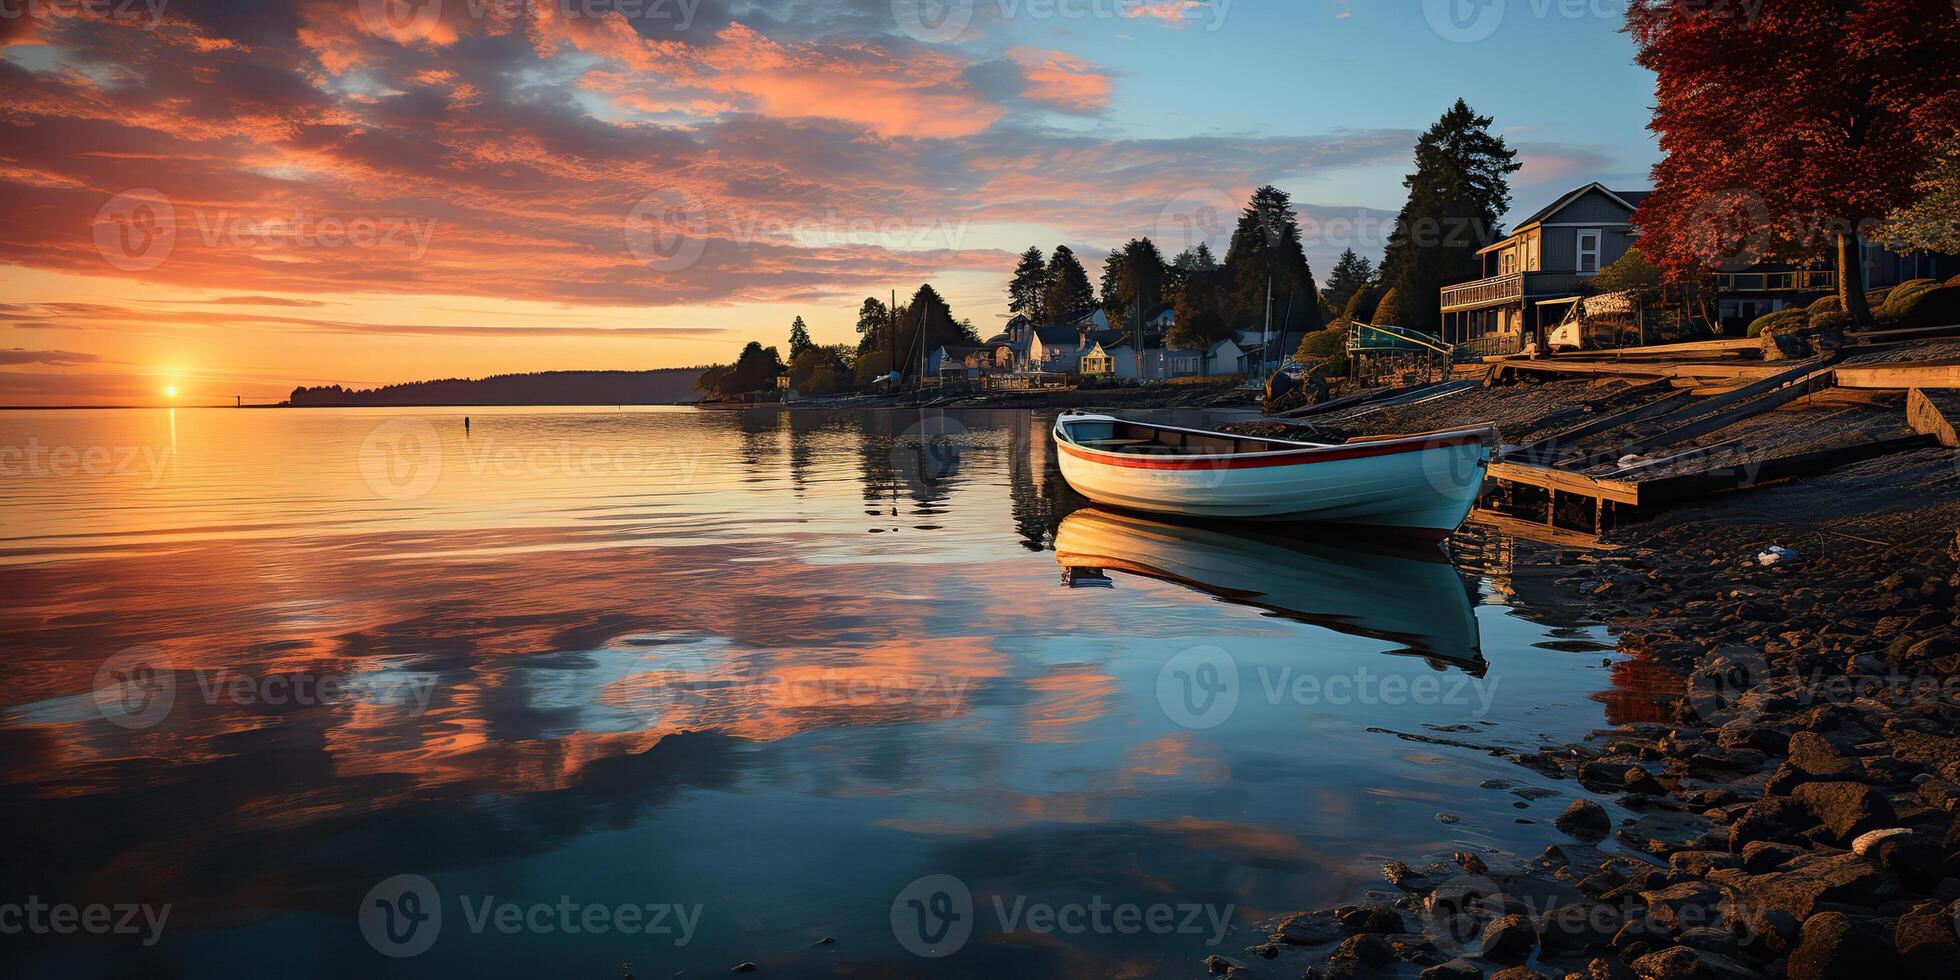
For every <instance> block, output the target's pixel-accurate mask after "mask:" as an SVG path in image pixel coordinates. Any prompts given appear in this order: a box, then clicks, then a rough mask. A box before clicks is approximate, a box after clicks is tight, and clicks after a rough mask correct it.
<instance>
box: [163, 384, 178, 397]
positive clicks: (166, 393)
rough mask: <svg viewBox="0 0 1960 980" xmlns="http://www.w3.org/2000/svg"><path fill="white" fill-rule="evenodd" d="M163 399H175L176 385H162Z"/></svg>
mask: <svg viewBox="0 0 1960 980" xmlns="http://www.w3.org/2000/svg"><path fill="white" fill-rule="evenodd" d="M163 397H165V398H175V397H177V386H176V385H164V387H163Z"/></svg>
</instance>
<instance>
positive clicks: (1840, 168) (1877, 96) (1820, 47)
mask: <svg viewBox="0 0 1960 980" xmlns="http://www.w3.org/2000/svg"><path fill="white" fill-rule="evenodd" d="M1627 30H1628V31H1629V32H1630V33H1631V34H1632V35H1633V38H1634V41H1635V43H1636V44H1637V45H1638V46H1639V55H1638V57H1637V59H1636V60H1637V61H1638V62H1639V63H1640V64H1641V65H1642V66H1644V67H1646V68H1649V69H1651V70H1652V71H1653V72H1654V73H1655V74H1656V75H1657V76H1658V78H1657V84H1656V92H1655V95H1656V103H1655V106H1654V121H1653V123H1652V125H1651V128H1652V129H1653V130H1654V131H1655V132H1656V133H1659V134H1660V145H1661V149H1662V151H1664V152H1665V153H1666V158H1665V159H1664V160H1662V162H1661V163H1659V164H1658V165H1656V166H1655V167H1654V171H1653V177H1654V193H1653V195H1652V196H1650V197H1648V199H1647V200H1646V201H1645V202H1644V203H1643V204H1642V205H1641V207H1640V209H1639V210H1638V212H1636V213H1635V214H1634V217H1633V221H1634V223H1635V224H1636V225H1637V226H1638V227H1639V229H1640V232H1641V239H1640V249H1641V251H1642V252H1645V253H1646V254H1647V255H1648V256H1649V257H1651V258H1653V259H1654V260H1655V261H1656V262H1658V263H1659V264H1660V265H1662V267H1663V268H1665V269H1667V270H1668V271H1669V272H1670V273H1672V274H1674V275H1676V276H1684V275H1691V274H1702V273H1705V272H1706V271H1707V270H1709V269H1710V268H1727V269H1730V270H1733V269H1735V268H1738V267H1741V266H1746V265H1749V264H1751V263H1753V262H1756V261H1761V260H1770V261H1780V262H1814V261H1819V260H1822V259H1825V258H1827V257H1834V258H1835V261H1836V265H1837V270H1838V291H1839V295H1840V297H1842V299H1843V301H1844V309H1845V310H1846V311H1847V312H1849V313H1850V314H1851V315H1852V316H1853V318H1855V319H1856V320H1857V321H1858V322H1859V323H1870V322H1871V309H1870V306H1869V305H1868V304H1867V303H1866V302H1865V285H1864V274H1863V269H1862V266H1861V265H1860V262H1859V244H1860V234H1861V232H1862V231H1863V230H1865V229H1868V228H1869V227H1870V226H1871V225H1873V224H1875V223H1876V222H1877V221H1879V220H1880V219H1882V218H1884V217H1885V216H1886V215H1887V214H1889V213H1891V212H1892V211H1894V210H1896V209H1898V208H1900V207H1904V206H1906V205H1909V204H1911V203H1913V201H1914V200H1915V196H1916V194H1917V192H1916V191H1915V190H1914V186H1913V185H1914V182H1915V180H1916V179H1917V178H1918V177H1919V176H1920V175H1921V174H1922V172H1923V171H1924V170H1925V168H1926V167H1927V165H1928V163H1929V161H1930V160H1931V159H1932V158H1933V155H1934V154H1935V153H1936V152H1937V151H1938V149H1939V146H1940V144H1941V143H1942V142H1943V141H1946V140H1950V139H1951V138H1952V137H1953V134H1954V132H1955V130H1956V129H1960V9H1956V6H1955V4H1954V2H1953V0H1769V2H1762V3H1756V4H1745V3H1711V2H1709V0H1633V3H1632V5H1631V6H1630V7H1629V8H1628V10H1627Z"/></svg>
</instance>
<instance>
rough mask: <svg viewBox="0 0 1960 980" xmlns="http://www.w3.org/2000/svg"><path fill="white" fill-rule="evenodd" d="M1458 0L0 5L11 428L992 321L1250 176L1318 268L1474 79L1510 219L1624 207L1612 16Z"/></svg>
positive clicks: (1634, 131) (1169, 243) (0, 186)
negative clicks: (934, 319) (893, 304)
mask: <svg viewBox="0 0 1960 980" xmlns="http://www.w3.org/2000/svg"><path fill="white" fill-rule="evenodd" d="M1454 3H1456V0H1217V2H1215V3H1200V2H1194V0H1147V2H1146V0H974V2H971V3H967V2H962V0H951V2H945V3H942V2H938V0H250V2H244V0H0V95H3V96H4V99H3V100H0V105H4V108H0V121H3V122H4V125H5V127H6V128H5V137H4V141H0V263H3V264H0V285H3V286H4V290H3V291H0V330H4V332H5V336H4V337H0V404H5V405H46V404H133V403H155V402H158V401H160V400H161V399H162V398H163V390H164V388H165V387H166V386H173V385H174V386H176V387H177V388H178V389H179V391H180V394H179V398H180V401H181V402H182V403H185V404H208V403H216V402H220V401H222V402H224V403H229V402H230V401H231V398H232V396H233V395H242V396H244V397H245V399H246V400H247V401H248V402H249V401H270V400H275V399H277V398H279V397H282V396H283V395H284V394H285V393H286V392H287V391H289V390H290V389H291V388H292V387H293V386H294V385H297V384H309V385H310V384H335V383H338V384H344V385H349V386H362V387H366V386H372V385H376V384H386V383H389V382H395V381H405V380H415V379H421V378H434V377H459V376H481V375H485V374H492V373H500V372H509V371H531V370H547V369H560V368H586V369H591V368H621V369H638V368H650V367H667V366H680V365H690V364H700V363H706V362H711V361H718V360H720V361H725V360H729V359H732V358H733V356H734V355H735V354H736V352H737V351H738V350H739V348H740V347H741V345H742V344H743V343H744V342H746V341H747V340H749V339H760V340H762V341H763V342H765V343H771V344H781V343H783V339H784V335H785V334H786V332H787V330H788V327H789V323H790V320H791V319H792V318H793V317H795V316H797V315H801V316H803V318H804V319H805V320H806V321H808V323H809V324H810V327H811V331H812V333H813V335H814V336H815V337H816V339H817V340H819V341H820V342H836V341H845V340H849V339H852V338H854V336H855V334H854V332H853V324H854V323H855V320H856V309H857V306H858V304H859V303H860V302H861V301H862V300H863V298H864V297H865V296H868V295H876V296H880V297H885V296H888V295H889V294H890V293H891V292H892V291H893V290H897V291H898V292H899V293H900V294H901V296H902V295H904V294H909V293H910V292H911V291H912V290H913V289H915V288H917V286H918V285H919V284H920V283H921V282H927V281H930V282H932V283H933V284H934V285H935V286H937V287H938V288H939V289H940V291H941V292H942V293H944V294H945V295H946V296H947V298H948V299H949V301H950V302H951V303H952V306H953V309H954V311H955V313H956V315H959V316H963V317H969V318H971V319H972V320H973V322H974V323H975V324H976V326H978V327H979V329H980V330H981V332H982V333H983V334H986V333H991V332H993V331H994V330H995V329H996V328H997V327H998V325H999V321H998V320H997V319H996V315H997V314H999V313H1002V312H1004V308H1005V307H1004V299H1003V296H1002V292H1003V286H1004V284H1005V282H1006V280H1007V278H1008V275H1009V272H1010V271H1011V268H1012V265H1013V257H1014V253H1016V252H1019V251H1020V250H1021V249H1024V248H1026V247H1027V246H1028V245H1030V244H1037V245H1040V246H1041V247H1042V248H1043V250H1044V251H1046V250H1048V249H1052V248H1053V247H1054V246H1055V245H1057V244H1062V243H1066V244H1068V245H1069V246H1071V247H1072V248H1074V249H1075V250H1076V251H1077V252H1078V253H1079V254H1081V255H1082V256H1083V258H1084V261H1085V263H1088V264H1090V266H1091V274H1092V277H1093V276H1095V275H1097V274H1098V273H1099V266H1100V264H1101V261H1102V259H1103V257H1104V255H1106V254H1107V252H1108V250H1109V248H1110V247H1111V246H1112V245H1119V244H1121V243H1122V242H1123V241H1124V240H1127V239H1129V238H1131V237H1134V236H1137V235H1150V236H1152V237H1153V238H1155V239H1157V241H1158V243H1159V244H1160V246H1161V247H1162V248H1163V249H1164V251H1165V253H1166V254H1172V253H1175V252H1176V251H1178V250H1180V249H1182V248H1183V247H1184V246H1186V245H1188V244H1190V243H1191V242H1192V241H1195V240H1196V237H1205V238H1208V239H1209V240H1211V242H1212V244H1213V247H1214V249H1216V250H1217V251H1218V252H1219V254H1220V256H1221V257H1222V256H1223V253H1224V248H1223V241H1224V239H1225V237H1226V236H1227V235H1228V234H1229V229H1230V222H1231V219H1232V214H1231V212H1232V210H1233V209H1235V208H1236V207H1237V206H1239V205H1240V204H1242V203H1243V202H1244V200H1245V198H1246V196H1247V194H1248V193H1249V192H1250V190H1251V189H1252V188H1253V187H1256V186H1258V185H1260V184H1263V183H1274V184H1277V185H1279V186H1280V187H1282V188H1284V189H1285V190H1287V191H1289V192H1290V193H1291V194H1292V195H1293V198H1294V201H1295V203H1296V205H1297V206H1298V208H1299V210H1300V212H1301V214H1302V218H1303V225H1304V230H1305V232H1306V239H1307V245H1308V255H1309V258H1310V259H1311V260H1312V264H1313V267H1314V272H1315V274H1316V275H1317V276H1320V277H1321V278H1323V279H1324V278H1325V275H1326V273H1327V271H1328V269H1329V268H1330V267H1331V265H1332V262H1333V258H1334V256H1336V255H1338V254H1339V252H1340V250H1341V249H1342V248H1343V247H1345V246H1349V245H1352V246H1354V247H1355V248H1356V249H1357V251H1360V252H1362V253H1363V254H1364V255H1366V256H1368V257H1370V258H1378V257H1379V251H1380V244H1381V241H1382V239H1383V238H1384V237H1385V234H1386V226H1387V223H1388V222H1389V221H1390V220H1391V219H1392V217H1393V214H1394V211H1395V209H1396V208H1398V207H1399V206H1400V204H1401V198H1402V188H1401V180H1402V177H1403V176H1404V174H1405V173H1406V172H1407V171H1408V169H1409V167H1410V148H1411V145H1412V144H1413V142H1414V139H1415V137H1416V135H1417V133H1418V132H1419V131H1420V130H1421V129H1423V128H1425V127H1426V126H1428V125H1429V124H1430V123H1431V122H1433V121H1434V120H1435V118H1436V117H1437V116H1438V115H1439V114H1440V113H1441V112H1442V111H1443V110H1444V109H1445V108H1447V107H1448V105H1449V103H1450V102H1451V101H1452V100H1454V99H1456V98H1457V97H1459V96H1461V97H1464V98H1466V99H1468V100H1469V101H1470V103H1471V105H1472V106H1473V107H1475V108H1476V109H1477V110H1478V111H1480V112H1483V113H1486V114H1489V115H1492V116H1494V117H1495V119H1496V128H1497V129H1498V130H1499V131H1500V132H1502V133H1503V134H1504V135H1505V136H1506V138H1508V139H1509V140H1510V141H1511V143H1512V144H1513V145H1514V146H1516V147H1518V148H1519V149H1520V150H1521V151H1522V160H1523V162H1524V164H1525V167H1524V170H1523V171H1522V172H1520V173H1519V174H1517V175H1516V177H1515V178H1514V184H1513V186H1514V191H1515V197H1516V202H1515V203H1516V206H1517V207H1516V209H1514V213H1522V212H1523V211H1524V210H1528V209H1532V208H1535V207H1536V206H1538V205H1540V204H1543V203H1545V202H1546V201H1548V200H1550V199H1551V198H1553V197H1555V196H1556V195H1557V194H1558V193H1559V192H1561V191H1563V190H1566V189H1569V188H1571V187H1574V186H1577V185H1579V184H1582V183H1584V182H1586V181H1589V180H1594V179H1597V180H1601V181H1604V182H1606V183H1608V184H1610V185H1613V186H1616V187H1642V186H1646V179H1645V175H1646V171H1647V168H1648V167H1649V166H1650V165H1651V164H1652V163H1653V162H1654V160H1655V158H1656V151H1655V149H1654V146H1653V142H1652V140H1651V138H1650V136H1649V134H1648V133H1647V132H1646V131H1645V129H1644V128H1643V127H1644V126H1645V123H1646V120H1647V112H1648V105H1649V102H1650V101H1651V93H1652V88H1653V87H1652V79H1651V76H1648V75H1647V74H1646V73H1645V72H1644V71H1642V70H1641V69H1639V68H1637V67H1635V66H1634V65H1632V64H1631V57H1632V47H1631V44H1630V43H1629V41H1628V39H1627V38H1626V36H1625V35H1623V34H1621V33H1619V30H1620V26H1621V22H1620V18H1619V15H1618V11H1619V9H1620V8H1621V6H1622V4H1620V3H1618V2H1607V0H1584V2H1566V3H1559V2H1554V0H1494V2H1493V3H1491V4H1487V5H1485V6H1483V7H1477V6H1475V5H1464V6H1463V7H1462V9H1461V10H1457V11H1455V13H1457V14H1460V15H1462V17H1463V18H1465V19H1453V18H1452V11H1451V10H1450V8H1451V6H1452V4H1454ZM918 8H923V16H921V12H920V10H919V9H918ZM159 10H160V11H161V13H160V14H159V13H158V11H159ZM1472 14H1477V15H1478V17H1472V16H1471V15H1472ZM942 15H945V16H944V17H942ZM1479 18H1480V19H1479Z"/></svg>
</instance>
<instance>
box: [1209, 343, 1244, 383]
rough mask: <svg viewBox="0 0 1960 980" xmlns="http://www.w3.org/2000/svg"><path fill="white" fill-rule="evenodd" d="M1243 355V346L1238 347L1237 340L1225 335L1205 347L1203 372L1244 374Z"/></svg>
mask: <svg viewBox="0 0 1960 980" xmlns="http://www.w3.org/2000/svg"><path fill="white" fill-rule="evenodd" d="M1255 349H1256V348H1255ZM1245 357H1246V353H1245V348H1243V347H1240V346H1239V342H1238V341H1237V340H1235V339H1233V338H1231V337H1227V338H1225V339H1224V340H1221V341H1218V342H1217V343H1215V344H1212V345H1211V346H1210V347H1208V348H1206V349H1205V369H1204V370H1205V373H1206V374H1209V375H1214V376H1222V375H1231V374H1244V373H1246V367H1245Z"/></svg>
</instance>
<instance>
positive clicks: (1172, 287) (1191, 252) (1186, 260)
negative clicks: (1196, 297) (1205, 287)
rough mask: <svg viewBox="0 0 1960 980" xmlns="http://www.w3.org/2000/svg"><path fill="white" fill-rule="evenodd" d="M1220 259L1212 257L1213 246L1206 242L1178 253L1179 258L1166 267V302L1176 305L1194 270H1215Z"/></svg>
mask: <svg viewBox="0 0 1960 980" xmlns="http://www.w3.org/2000/svg"><path fill="white" fill-rule="evenodd" d="M1217 269H1218V260H1217V259H1215V258H1213V257H1212V254H1211V246H1209V245H1206V244H1205V243H1204V242H1199V243H1198V244H1196V245H1194V246H1192V247H1190V248H1187V249H1185V250H1184V251H1182V252H1179V253H1177V258H1175V259H1172V260H1171V264H1170V265H1168V266H1165V267H1164V302H1166V303H1170V304H1172V305H1176V303H1177V298H1178V296H1180V295H1181V294H1182V293H1183V292H1184V284H1185V282H1186V281H1187V280H1189V279H1190V278H1191V273H1193V272H1215V271H1217Z"/></svg>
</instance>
